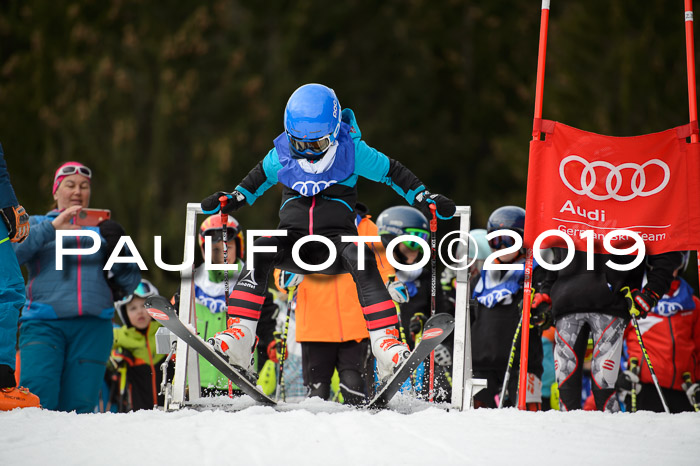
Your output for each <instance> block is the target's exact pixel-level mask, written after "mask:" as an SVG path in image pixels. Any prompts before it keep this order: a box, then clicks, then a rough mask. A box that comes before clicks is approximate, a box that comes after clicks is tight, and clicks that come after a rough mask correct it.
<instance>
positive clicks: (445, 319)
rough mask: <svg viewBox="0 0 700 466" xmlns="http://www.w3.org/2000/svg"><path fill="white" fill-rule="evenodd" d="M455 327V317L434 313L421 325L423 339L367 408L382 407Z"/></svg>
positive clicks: (381, 387)
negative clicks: (423, 325)
mask: <svg viewBox="0 0 700 466" xmlns="http://www.w3.org/2000/svg"><path fill="white" fill-rule="evenodd" d="M454 327H455V319H454V317H452V316H451V315H449V314H435V315H434V316H433V317H431V318H430V319H428V321H427V322H426V323H425V327H423V339H422V340H421V341H420V343H419V344H418V346H416V347H415V348H414V350H413V352H411V355H410V356H409V357H408V359H406V361H404V363H403V364H402V365H401V366H399V368H398V369H397V370H396V371H395V372H394V374H393V375H392V376H391V377H390V378H389V380H387V381H386V382H384V383H383V384H382V385H381V386H380V387H379V389H378V390H377V393H376V394H375V395H374V397H373V398H372V400H370V402H369V404H368V405H367V407H368V408H369V409H379V408H383V407H385V406H386V405H387V403H389V400H391V398H392V397H393V396H394V395H395V394H396V392H398V391H399V389H400V388H401V386H402V385H403V383H404V381H405V380H406V379H407V378H408V377H409V376H410V375H411V373H412V372H413V370H414V369H415V368H416V367H418V366H419V365H420V363H421V362H423V361H424V360H425V358H427V357H428V356H430V353H432V352H433V350H434V349H435V348H436V347H437V346H438V345H439V344H440V343H442V342H443V341H444V340H445V338H447V337H448V336H449V335H450V333H452V330H454Z"/></svg>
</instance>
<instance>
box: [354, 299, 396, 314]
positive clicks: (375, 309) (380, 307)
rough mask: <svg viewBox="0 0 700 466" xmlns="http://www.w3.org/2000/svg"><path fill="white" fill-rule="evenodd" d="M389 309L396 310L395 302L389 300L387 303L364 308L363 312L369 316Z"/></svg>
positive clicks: (383, 302)
mask: <svg viewBox="0 0 700 466" xmlns="http://www.w3.org/2000/svg"><path fill="white" fill-rule="evenodd" d="M387 309H396V306H394V301H392V300H390V299H389V300H387V301H382V302H381V303H377V304H372V305H371V306H367V307H363V308H362V312H363V313H364V314H365V315H366V316H367V315H369V314H374V313H375V312H382V311H386V310H387Z"/></svg>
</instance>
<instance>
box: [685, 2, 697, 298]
mask: <svg viewBox="0 0 700 466" xmlns="http://www.w3.org/2000/svg"><path fill="white" fill-rule="evenodd" d="M685 57H686V64H687V69H688V109H689V114H690V122H691V123H692V122H694V121H698V97H697V88H696V84H695V35H694V33H693V0H685ZM690 142H691V143H693V142H695V143H696V142H698V135H697V133H692V134H691V135H690ZM696 252H697V257H698V284H699V285H700V251H696Z"/></svg>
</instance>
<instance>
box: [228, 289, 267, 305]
mask: <svg viewBox="0 0 700 466" xmlns="http://www.w3.org/2000/svg"><path fill="white" fill-rule="evenodd" d="M231 299H241V300H243V301H250V302H251V303H255V304H262V303H263V301H265V296H258V295H256V294H253V293H248V292H247V291H241V290H233V292H232V293H231Z"/></svg>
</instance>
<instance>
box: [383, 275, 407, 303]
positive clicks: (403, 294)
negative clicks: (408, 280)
mask: <svg viewBox="0 0 700 466" xmlns="http://www.w3.org/2000/svg"><path fill="white" fill-rule="evenodd" d="M386 289H387V291H388V292H389V294H390V295H391V299H393V300H394V301H395V302H397V303H398V304H403V303H407V302H408V299H409V294H408V288H406V285H405V284H404V283H403V282H401V281H397V280H391V279H389V281H388V282H386Z"/></svg>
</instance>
